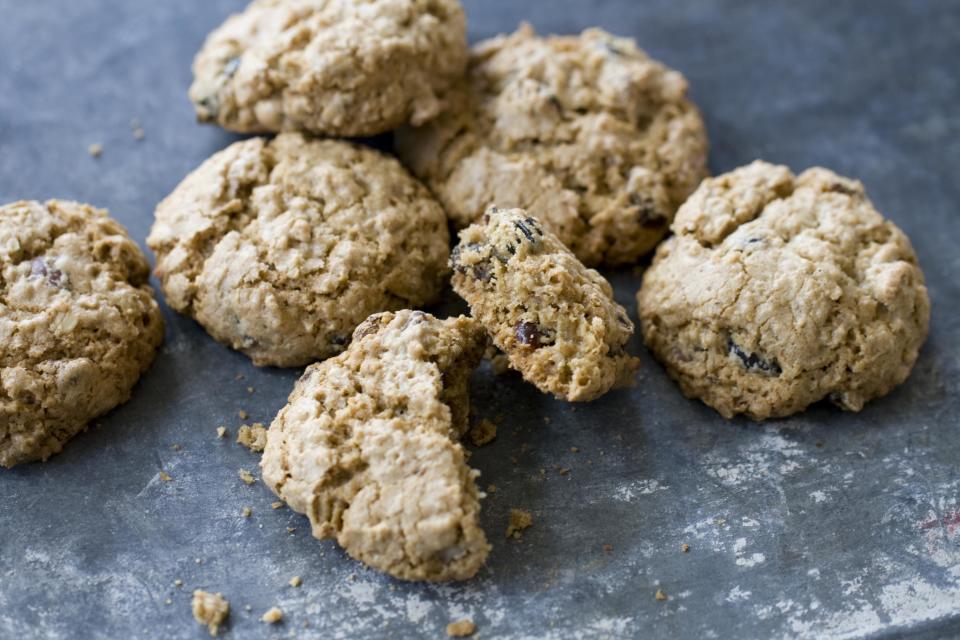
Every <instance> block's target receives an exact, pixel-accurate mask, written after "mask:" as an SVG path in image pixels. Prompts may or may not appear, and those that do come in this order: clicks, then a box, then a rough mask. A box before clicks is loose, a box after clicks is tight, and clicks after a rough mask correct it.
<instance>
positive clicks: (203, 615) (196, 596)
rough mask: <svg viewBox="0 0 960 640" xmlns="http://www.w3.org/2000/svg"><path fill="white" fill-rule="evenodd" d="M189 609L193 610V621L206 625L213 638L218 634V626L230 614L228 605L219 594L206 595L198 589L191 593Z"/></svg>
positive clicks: (206, 593)
mask: <svg viewBox="0 0 960 640" xmlns="http://www.w3.org/2000/svg"><path fill="white" fill-rule="evenodd" d="M190 608H191V609H192V610H193V619H194V620H196V621H197V622H199V623H200V624H205V625H207V631H209V632H210V635H211V636H213V637H216V636H217V634H218V633H220V625H221V624H223V622H224V621H225V620H226V619H227V616H228V615H229V614H230V603H229V602H227V599H226V598H224V597H223V596H222V595H221V594H219V593H208V592H206V591H202V590H200V589H197V590H196V591H194V592H193V600H191V601H190Z"/></svg>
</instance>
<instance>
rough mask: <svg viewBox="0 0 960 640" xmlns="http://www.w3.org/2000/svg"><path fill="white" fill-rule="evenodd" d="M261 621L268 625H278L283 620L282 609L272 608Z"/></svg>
mask: <svg viewBox="0 0 960 640" xmlns="http://www.w3.org/2000/svg"><path fill="white" fill-rule="evenodd" d="M260 620H261V621H263V622H266V623H267V624H276V623H278V622H280V621H281V620H283V611H282V610H281V609H280V607H270V608H269V609H267V612H266V613H265V614H263V616H262V617H261V618H260Z"/></svg>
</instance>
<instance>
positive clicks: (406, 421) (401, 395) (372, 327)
mask: <svg viewBox="0 0 960 640" xmlns="http://www.w3.org/2000/svg"><path fill="white" fill-rule="evenodd" d="M485 345H486V338H485V337H484V335H483V331H482V330H481V328H480V327H479V326H478V325H477V323H476V322H475V321H474V320H472V319H471V318H467V317H464V316H461V317H458V318H450V319H448V320H438V319H436V318H434V317H433V316H431V315H428V314H426V313H423V312H422V311H409V310H404V311H399V312H397V313H381V314H376V315H373V316H371V317H370V318H368V319H367V320H366V321H365V322H363V324H361V325H360V326H359V327H357V330H356V333H355V334H354V339H353V343H352V344H351V345H350V348H349V349H347V351H346V352H345V353H342V354H340V355H339V356H337V357H336V358H332V359H330V360H326V361H324V362H321V363H318V364H315V365H313V366H311V367H309V368H308V369H307V370H306V372H305V373H304V374H303V377H301V378H300V381H299V382H297V385H296V387H295V388H294V390H293V393H292V394H290V400H289V403H288V404H287V406H286V407H284V408H283V409H281V411H280V413H279V414H278V415H277V417H276V419H275V420H274V421H273V424H272V425H270V430H269V431H268V432H267V448H266V450H265V451H264V454H263V460H262V461H261V465H260V466H261V468H262V469H263V479H264V482H266V483H267V485H268V486H269V487H270V488H271V489H273V491H274V492H275V493H276V494H277V495H278V496H280V497H281V498H283V499H284V500H285V501H286V502H287V504H288V505H290V507H291V508H292V509H293V510H294V511H298V512H300V513H304V514H306V515H307V516H308V517H309V518H310V524H311V525H312V528H313V535H314V536H316V537H317V538H321V539H322V538H336V540H337V542H339V544H340V546H342V547H343V548H344V549H345V550H346V551H347V553H349V554H350V555H351V556H353V557H354V558H356V559H358V560H360V561H362V562H364V563H366V564H368V565H370V566H372V567H374V568H376V569H379V570H381V571H385V572H387V573H389V574H390V575H392V576H395V577H397V578H401V579H404V580H465V579H467V578H470V577H472V576H473V575H474V574H475V573H476V572H477V570H478V569H479V568H480V566H481V565H482V564H483V561H484V560H485V559H486V557H487V553H488V552H489V550H490V546H489V545H488V544H487V540H486V537H485V536H484V534H483V530H482V529H481V528H480V524H479V520H478V516H479V511H480V497H481V494H480V493H479V492H478V490H477V486H476V483H475V479H476V477H477V475H479V473H478V472H477V471H473V470H471V469H470V467H469V466H467V462H466V458H465V454H464V450H463V447H462V446H461V445H460V444H459V442H458V441H459V439H460V438H461V437H463V435H464V433H465V432H466V431H467V417H468V413H469V406H468V403H469V396H468V383H469V379H470V373H471V371H472V370H473V369H474V368H475V367H476V365H477V363H478V362H479V360H480V358H481V356H482V354H483V350H484V347H485Z"/></svg>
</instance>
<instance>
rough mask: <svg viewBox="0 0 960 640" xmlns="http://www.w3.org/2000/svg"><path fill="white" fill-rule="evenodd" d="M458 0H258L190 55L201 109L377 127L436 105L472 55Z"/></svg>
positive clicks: (312, 125)
mask: <svg viewBox="0 0 960 640" xmlns="http://www.w3.org/2000/svg"><path fill="white" fill-rule="evenodd" d="M467 56H468V49H467V38H466V21H465V18H464V14H463V8H462V7H461V6H460V3H459V2H458V0H256V1H255V2H253V3H251V4H250V5H249V6H248V7H247V8H246V9H245V10H244V11H243V12H242V13H239V14H236V15H233V16H231V17H230V18H228V19H227V21H226V22H224V24H223V25H222V26H220V27H219V28H218V29H216V30H215V31H214V32H213V33H211V34H210V35H209V36H208V38H207V40H206V42H205V43H204V45H203V48H202V49H201V50H200V52H199V53H198V54H197V56H196V58H195V60H194V63H193V74H194V81H193V85H192V86H191V87H190V99H191V100H192V101H193V103H194V107H195V109H196V112H197V118H198V119H199V120H200V121H202V122H216V123H217V124H219V125H221V126H223V127H225V128H227V129H230V130H232V131H238V132H242V133H267V132H279V131H310V132H313V133H317V134H322V135H329V136H370V135H375V134H378V133H383V132H385V131H389V130H390V129H393V128H395V127H397V126H399V125H401V124H404V123H406V122H410V123H412V124H415V125H416V124H421V123H423V122H426V121H427V120H429V119H430V118H432V117H434V116H435V115H437V114H438V113H439V112H440V110H441V108H442V107H443V105H444V94H445V92H446V91H447V89H448V88H449V86H450V85H451V84H452V83H453V82H454V81H455V80H457V79H458V78H459V77H460V76H461V75H462V74H463V70H464V67H465V66H466V63H467Z"/></svg>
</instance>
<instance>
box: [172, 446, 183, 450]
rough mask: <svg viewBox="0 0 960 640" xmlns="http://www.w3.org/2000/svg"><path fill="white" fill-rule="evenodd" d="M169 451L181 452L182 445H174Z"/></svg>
mask: <svg viewBox="0 0 960 640" xmlns="http://www.w3.org/2000/svg"><path fill="white" fill-rule="evenodd" d="M171 449H173V450H174V451H183V445H182V444H174V445H173V446H172V447H171Z"/></svg>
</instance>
